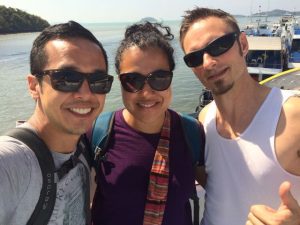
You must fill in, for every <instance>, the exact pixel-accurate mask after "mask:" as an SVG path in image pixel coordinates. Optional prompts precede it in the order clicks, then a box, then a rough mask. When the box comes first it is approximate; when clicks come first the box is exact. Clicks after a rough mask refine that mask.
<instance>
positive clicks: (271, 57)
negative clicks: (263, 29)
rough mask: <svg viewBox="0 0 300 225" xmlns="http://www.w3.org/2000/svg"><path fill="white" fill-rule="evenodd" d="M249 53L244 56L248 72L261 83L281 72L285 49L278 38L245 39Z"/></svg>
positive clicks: (257, 37)
mask: <svg viewBox="0 0 300 225" xmlns="http://www.w3.org/2000/svg"><path fill="white" fill-rule="evenodd" d="M247 39H248V43H249V51H248V54H247V56H246V63H247V67H248V72H249V73H250V75H251V76H252V77H253V78H254V79H256V80H257V81H261V80H263V79H265V78H267V77H270V76H272V75H274V74H276V73H280V72H282V71H283V69H284V67H285V60H286V47H285V45H284V42H282V40H281V38H280V37H266V36H265V37H260V36H251V37H247Z"/></svg>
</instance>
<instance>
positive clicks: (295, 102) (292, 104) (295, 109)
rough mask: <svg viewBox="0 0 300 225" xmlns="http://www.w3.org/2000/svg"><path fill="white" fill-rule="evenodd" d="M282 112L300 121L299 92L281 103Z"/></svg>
mask: <svg viewBox="0 0 300 225" xmlns="http://www.w3.org/2000/svg"><path fill="white" fill-rule="evenodd" d="M283 113H284V114H286V116H288V117H289V118H290V119H292V120H295V122H296V121H297V120H299V122H300V116H299V115H300V93H299V94H295V95H294V96H291V97H290V98H289V99H288V100H287V101H286V102H285V103H284V105H283Z"/></svg>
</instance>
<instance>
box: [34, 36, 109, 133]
mask: <svg viewBox="0 0 300 225" xmlns="http://www.w3.org/2000/svg"><path fill="white" fill-rule="evenodd" d="M45 52H46V54H47V65H46V67H45V68H44V70H53V69H72V70H75V71H78V72H82V73H92V72H96V71H105V70H106V66H105V61H104V57H103V54H102V51H101V49H100V48H99V46H97V45H96V44H94V43H92V42H91V41H88V40H85V39H82V38H72V39H67V40H61V39H55V40H51V41H49V42H48V43H47V44H46V46H45ZM28 82H29V87H30V91H31V95H32V97H33V98H34V99H36V101H37V105H36V110H35V118H36V120H38V121H39V122H38V123H37V124H38V127H37V129H39V130H47V133H48V134H53V135H54V133H55V135H65V134H67V135H80V134H83V133H85V132H86V131H87V129H88V128H89V127H91V125H92V123H93V121H94V119H95V118H96V116H97V115H98V114H99V113H100V112H101V111H102V109H103V105H104V102H105V95H104V94H93V93H91V91H90V89H89V85H88V83H87V80H85V81H84V82H83V84H82V86H81V87H80V89H79V90H78V91H77V92H61V91H57V90H54V89H53V88H52V86H51V82H50V76H48V75H45V76H43V78H42V81H41V83H39V82H38V81H37V79H36V77H35V76H32V75H30V76H29V77H28ZM35 125H36V124H35Z"/></svg>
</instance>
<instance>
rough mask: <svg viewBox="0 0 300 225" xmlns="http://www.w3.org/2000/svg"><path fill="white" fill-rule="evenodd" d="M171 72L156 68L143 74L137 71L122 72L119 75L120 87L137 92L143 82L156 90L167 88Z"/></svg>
mask: <svg viewBox="0 0 300 225" xmlns="http://www.w3.org/2000/svg"><path fill="white" fill-rule="evenodd" d="M172 78H173V72H172V71H165V70H157V71H154V72H152V73H150V74H149V75H148V76H144V75H142V74H140V73H137V72H132V73H122V74H120V75H119V79H120V81H121V84H122V87H123V88H124V90H125V91H128V92H138V91H140V90H142V89H143V87H144V85H145V82H146V81H147V83H148V84H149V86H150V87H151V88H152V89H153V90H156V91H164V90H167V89H168V88H169V87H170V85H171V82H172Z"/></svg>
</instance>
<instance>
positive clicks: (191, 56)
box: [183, 32, 238, 67]
mask: <svg viewBox="0 0 300 225" xmlns="http://www.w3.org/2000/svg"><path fill="white" fill-rule="evenodd" d="M237 37H238V33H236V32H233V33H229V34H225V35H224V36H221V37H219V38H217V39H215V40H214V41H212V42H211V43H209V44H208V45H207V46H206V47H205V48H202V49H199V50H196V51H194V52H191V53H188V54H186V55H185V56H184V57H183V59H184V62H185V64H186V65H187V66H188V67H197V66H200V65H202V64H203V55H204V53H205V52H206V53H208V54H209V55H211V56H219V55H222V54H224V53H225V52H227V51H228V50H229V49H230V48H231V47H232V46H233V44H234V42H235V40H236V39H237Z"/></svg>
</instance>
